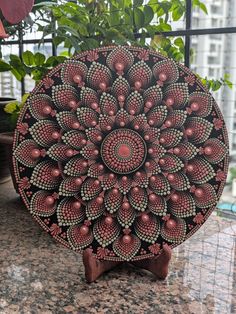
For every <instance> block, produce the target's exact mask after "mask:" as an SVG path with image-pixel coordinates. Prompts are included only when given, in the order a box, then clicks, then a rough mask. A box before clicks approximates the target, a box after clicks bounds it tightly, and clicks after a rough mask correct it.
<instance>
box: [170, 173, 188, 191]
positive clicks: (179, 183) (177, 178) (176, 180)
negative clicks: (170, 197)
mask: <svg viewBox="0 0 236 314" xmlns="http://www.w3.org/2000/svg"><path fill="white" fill-rule="evenodd" d="M167 179H168V181H169V183H170V186H171V187H172V188H173V189H174V190H177V191H186V190H188V189H189V188H190V182H189V180H188V177H187V176H186V174H185V173H183V172H176V173H171V174H169V175H168V176H167Z"/></svg>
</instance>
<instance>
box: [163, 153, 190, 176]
mask: <svg viewBox="0 0 236 314" xmlns="http://www.w3.org/2000/svg"><path fill="white" fill-rule="evenodd" d="M159 164H160V168H161V170H162V171H164V172H169V173H173V172H177V171H179V170H181V169H182V168H183V167H184V164H183V162H182V161H181V159H180V158H178V157H176V156H175V155H172V154H169V153H166V154H165V155H164V156H163V157H162V158H161V159H160V160H159Z"/></svg>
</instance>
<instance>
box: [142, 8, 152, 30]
mask: <svg viewBox="0 0 236 314" xmlns="http://www.w3.org/2000/svg"><path fill="white" fill-rule="evenodd" d="M143 13H144V24H145V25H148V24H150V22H151V21H152V19H153V17H154V12H153V9H152V8H151V7H150V6H148V5H146V6H145V7H144V9H143Z"/></svg>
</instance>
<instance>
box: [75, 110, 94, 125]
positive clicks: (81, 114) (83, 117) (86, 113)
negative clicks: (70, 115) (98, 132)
mask: <svg viewBox="0 0 236 314" xmlns="http://www.w3.org/2000/svg"><path fill="white" fill-rule="evenodd" d="M77 117H78V120H79V123H81V124H82V125H83V126H84V127H85V128H91V127H94V126H95V125H97V124H98V114H97V113H96V111H94V110H93V109H90V108H86V107H82V108H78V109H77Z"/></svg>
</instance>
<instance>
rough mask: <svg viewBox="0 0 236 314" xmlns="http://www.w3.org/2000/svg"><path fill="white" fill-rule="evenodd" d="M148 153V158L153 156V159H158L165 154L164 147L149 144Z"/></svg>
mask: <svg viewBox="0 0 236 314" xmlns="http://www.w3.org/2000/svg"><path fill="white" fill-rule="evenodd" d="M148 153H149V155H150V158H155V160H157V161H159V158H161V157H162V156H164V155H165V153H166V149H165V148H164V147H163V146H162V145H158V144H153V143H152V144H151V145H150V147H149V149H148Z"/></svg>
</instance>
